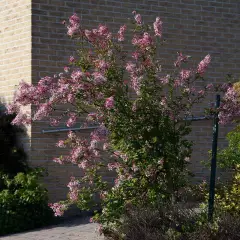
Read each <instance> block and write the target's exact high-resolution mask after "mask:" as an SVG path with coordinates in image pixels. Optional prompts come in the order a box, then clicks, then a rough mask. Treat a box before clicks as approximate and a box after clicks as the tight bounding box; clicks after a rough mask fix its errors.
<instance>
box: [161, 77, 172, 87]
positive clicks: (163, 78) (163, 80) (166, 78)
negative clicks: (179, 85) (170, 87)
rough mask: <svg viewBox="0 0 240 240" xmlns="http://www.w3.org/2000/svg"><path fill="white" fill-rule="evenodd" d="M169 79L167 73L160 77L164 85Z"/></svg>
mask: <svg viewBox="0 0 240 240" xmlns="http://www.w3.org/2000/svg"><path fill="white" fill-rule="evenodd" d="M169 80H170V75H167V76H165V77H162V78H160V82H161V83H162V84H163V85H165V84H168V83H169Z"/></svg>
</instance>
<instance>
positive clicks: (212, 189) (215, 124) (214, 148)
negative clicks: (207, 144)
mask: <svg viewBox="0 0 240 240" xmlns="http://www.w3.org/2000/svg"><path fill="white" fill-rule="evenodd" d="M219 106H220V95H216V104H215V110H217V108H219ZM218 122H219V119H218V113H217V111H216V113H215V115H214V118H213V139H212V159H211V176H210V188H209V200H208V221H209V222H212V220H213V212H214V195H215V180H216V168H217V142H218Z"/></svg>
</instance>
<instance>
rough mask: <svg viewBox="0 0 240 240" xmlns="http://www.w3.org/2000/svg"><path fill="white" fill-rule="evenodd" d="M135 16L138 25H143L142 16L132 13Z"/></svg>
mask: <svg viewBox="0 0 240 240" xmlns="http://www.w3.org/2000/svg"><path fill="white" fill-rule="evenodd" d="M132 13H133V14H134V15H135V16H134V19H135V21H136V23H137V24H138V25H141V24H142V16H141V15H140V14H137V13H136V11H133V12H132Z"/></svg>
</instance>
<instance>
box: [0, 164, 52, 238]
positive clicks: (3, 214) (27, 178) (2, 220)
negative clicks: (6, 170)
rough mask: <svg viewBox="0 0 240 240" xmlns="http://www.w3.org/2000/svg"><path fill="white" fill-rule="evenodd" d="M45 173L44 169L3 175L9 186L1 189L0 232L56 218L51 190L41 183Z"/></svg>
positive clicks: (38, 224) (46, 223)
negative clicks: (11, 175) (41, 177)
mask: <svg viewBox="0 0 240 240" xmlns="http://www.w3.org/2000/svg"><path fill="white" fill-rule="evenodd" d="M41 175H42V170H41V169H35V170H31V171H30V172H29V173H18V174H17V175H16V176H15V177H14V178H9V177H8V176H7V175H5V174H1V175H0V179H2V181H3V182H4V186H5V188H4V189H3V190H2V191H1V192H0V226H1V228H0V235H4V234H10V233H16V232H20V231H25V230H29V229H33V228H37V227H42V226H46V225H48V224H50V223H51V222H52V221H53V220H54V214H53V211H52V209H51V208H50V207H49V206H48V196H47V191H46V189H44V188H43V186H42V185H41V184H39V177H40V176H41Z"/></svg>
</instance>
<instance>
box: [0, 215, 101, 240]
mask: <svg viewBox="0 0 240 240" xmlns="http://www.w3.org/2000/svg"><path fill="white" fill-rule="evenodd" d="M96 228H97V224H95V223H89V217H76V218H72V219H67V220H64V221H63V222H62V223H61V224H58V225H54V226H51V227H47V228H42V229H37V230H33V231H29V232H25V233H18V234H13V235H8V236H4V237H0V239H2V240H103V239H104V238H103V237H102V236H99V234H97V233H96V231H95V229H96Z"/></svg>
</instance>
